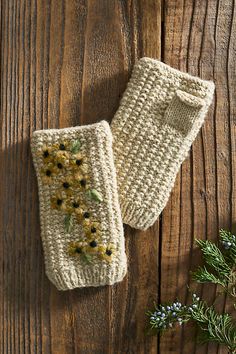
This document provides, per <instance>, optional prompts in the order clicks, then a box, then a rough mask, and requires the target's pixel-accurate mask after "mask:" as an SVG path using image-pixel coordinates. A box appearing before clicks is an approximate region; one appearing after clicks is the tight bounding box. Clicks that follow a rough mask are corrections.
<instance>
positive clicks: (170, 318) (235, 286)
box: [147, 230, 236, 354]
mask: <svg viewBox="0 0 236 354" xmlns="http://www.w3.org/2000/svg"><path fill="white" fill-rule="evenodd" d="M219 236H220V237H219V238H220V240H219V241H220V242H219V244H216V243H214V242H211V241H208V240H196V243H197V245H198V246H199V248H200V250H201V252H202V255H203V259H204V261H205V264H204V265H203V266H201V267H198V269H197V270H196V271H195V272H193V273H192V279H193V280H194V281H197V282H198V283H211V284H216V285H218V286H220V287H221V288H222V289H223V291H224V292H226V293H227V294H229V295H231V297H232V298H234V299H236V236H235V235H233V234H232V233H231V232H229V231H225V230H220V233H219ZM227 301H229V299H228V298H227ZM234 306H235V309H236V304H234ZM147 315H148V317H149V328H148V332H149V333H150V334H154V333H158V332H163V331H165V330H167V329H168V328H172V327H173V326H174V324H176V323H178V324H179V325H182V324H183V323H185V322H188V321H190V320H191V321H193V322H194V323H195V324H196V325H197V327H198V328H199V341H200V342H201V343H206V342H213V343H217V344H221V345H224V346H226V347H227V348H228V351H229V353H231V354H236V324H235V321H234V320H233V318H232V316H231V315H230V314H228V313H223V314H218V313H217V312H216V310H215V308H214V306H213V305H211V306H208V305H207V303H206V302H205V301H203V300H200V298H199V297H198V296H197V295H196V294H193V296H192V303H191V304H190V305H182V304H181V303H180V302H178V301H175V302H174V303H171V304H167V305H163V304H160V305H158V306H155V309H154V310H153V311H148V312H147Z"/></svg>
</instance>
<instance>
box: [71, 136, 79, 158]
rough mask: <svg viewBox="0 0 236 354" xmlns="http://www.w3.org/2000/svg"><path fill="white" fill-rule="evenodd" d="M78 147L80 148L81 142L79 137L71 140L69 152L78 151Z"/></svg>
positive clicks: (74, 152)
mask: <svg viewBox="0 0 236 354" xmlns="http://www.w3.org/2000/svg"><path fill="white" fill-rule="evenodd" d="M80 148H81V142H80V140H79V139H77V140H75V141H74V142H73V144H72V147H71V152H72V153H73V154H76V153H77V152H79V150H80Z"/></svg>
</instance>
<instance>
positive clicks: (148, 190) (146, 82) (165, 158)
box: [111, 58, 214, 230]
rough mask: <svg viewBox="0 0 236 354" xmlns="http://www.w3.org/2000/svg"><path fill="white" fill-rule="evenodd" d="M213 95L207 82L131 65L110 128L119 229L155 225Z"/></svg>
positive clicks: (159, 66) (148, 62)
mask: <svg viewBox="0 0 236 354" xmlns="http://www.w3.org/2000/svg"><path fill="white" fill-rule="evenodd" d="M213 92H214V84H213V83H212V82H208V81H204V80H201V79H199V78H197V77H193V76H190V75H188V74H186V73H183V72H180V71H178V70H176V69H173V68H171V67H169V66H167V65H166V64H163V63H161V62H159V61H157V60H154V59H149V58H142V59H141V60H139V62H138V63H137V64H136V65H135V67H134V70H133V73H132V77H131V79H130V81H129V83H128V87H127V89H126V91H125V93H124V96H123V98H122V100H121V103H120V107H119V109H118V111H117V113H116V115H115V117H114V119H113V121H112V126H111V127H112V134H113V153H114V158H115V166H116V172H117V181H118V193H119V200H120V204H121V211H122V216H123V222H124V223H126V224H129V225H130V226H133V227H135V228H138V229H144V230H145V229H147V228H148V227H149V226H151V225H152V224H153V223H154V222H155V220H156V219H157V217H158V215H159V214H160V213H161V211H162V210H163V208H164V207H165V205H166V203H167V201H168V198H169V195H170V192H171V189H172V187H173V185H174V182H175V178H176V174H177V172H178V170H179V168H180V165H181V163H182V162H183V160H184V159H185V158H186V156H187V153H188V151H189V149H190V146H191V144H192V142H193V141H194V139H195V138H196V135H197V133H198V131H199V129H200V128H201V125H202V124H203V121H204V117H205V115H206V113H207V110H208V108H209V105H210V104H211V101H212V97H213Z"/></svg>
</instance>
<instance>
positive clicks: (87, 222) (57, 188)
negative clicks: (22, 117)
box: [31, 121, 127, 290]
mask: <svg viewBox="0 0 236 354" xmlns="http://www.w3.org/2000/svg"><path fill="white" fill-rule="evenodd" d="M31 147H32V154H33V160H34V165H35V169H36V173H37V178H38V189H39V200H40V222H41V237H42V241H43V249H44V256H45V266H46V273H47V275H48V278H49V279H50V280H51V281H52V283H53V284H54V285H55V286H56V287H57V288H58V289H59V290H67V289H73V288H76V287H85V286H99V285H105V284H110V285H111V284H114V283H116V282H118V281H121V280H122V279H123V277H124V276H125V274H126V267H127V265H126V255H125V246H124V236H123V225H122V219H121V213H120V207H119V203H118V194H117V184H116V175H115V168H114V161H113V155H112V136H111V131H110V127H109V125H108V123H107V122H105V121H103V122H101V123H97V124H93V125H89V126H82V127H75V128H67V129H54V130H41V131H36V132H34V133H33V137H32V145H31Z"/></svg>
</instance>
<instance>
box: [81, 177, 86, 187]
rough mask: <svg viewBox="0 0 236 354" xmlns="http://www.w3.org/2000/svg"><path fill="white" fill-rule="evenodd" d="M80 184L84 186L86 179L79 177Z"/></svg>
mask: <svg viewBox="0 0 236 354" xmlns="http://www.w3.org/2000/svg"><path fill="white" fill-rule="evenodd" d="M80 185H81V186H82V187H85V186H86V179H81V181H80Z"/></svg>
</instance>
